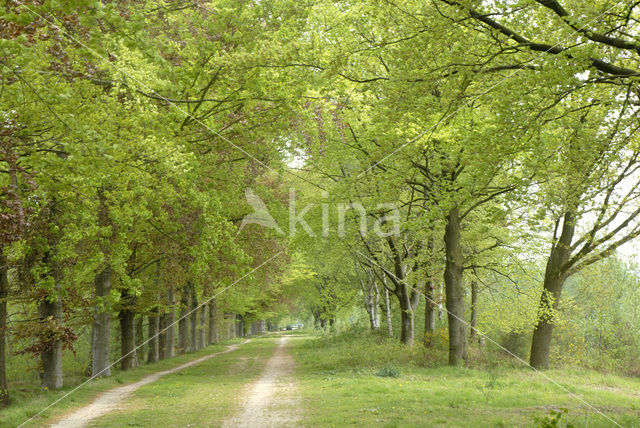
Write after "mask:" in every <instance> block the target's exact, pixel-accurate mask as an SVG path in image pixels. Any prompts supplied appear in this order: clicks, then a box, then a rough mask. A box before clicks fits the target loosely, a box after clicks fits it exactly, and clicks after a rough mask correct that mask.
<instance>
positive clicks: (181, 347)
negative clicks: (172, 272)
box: [178, 285, 190, 355]
mask: <svg viewBox="0 0 640 428" xmlns="http://www.w3.org/2000/svg"><path fill="white" fill-rule="evenodd" d="M189 293H190V289H189V286H188V285H187V286H186V287H184V288H183V289H182V297H181V298H180V314H179V317H180V318H179V321H178V355H182V354H184V353H185V352H187V348H188V346H189V324H188V322H189V320H187V314H188V313H189Z"/></svg>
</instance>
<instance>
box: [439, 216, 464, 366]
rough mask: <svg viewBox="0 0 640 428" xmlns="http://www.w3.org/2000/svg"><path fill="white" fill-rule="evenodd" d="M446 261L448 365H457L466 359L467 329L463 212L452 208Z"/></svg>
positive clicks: (447, 227)
mask: <svg viewBox="0 0 640 428" xmlns="http://www.w3.org/2000/svg"><path fill="white" fill-rule="evenodd" d="M444 243H445V252H446V258H447V260H446V265H445V270H444V284H445V295H446V298H445V302H446V305H447V319H448V321H449V365H452V366H457V365H460V364H461V363H462V362H463V361H466V359H467V329H466V325H465V322H464V288H463V286H462V273H463V258H462V248H461V246H460V213H459V211H458V208H457V207H455V206H454V207H453V208H451V209H450V210H449V213H448V215H447V224H446V227H445V233H444Z"/></svg>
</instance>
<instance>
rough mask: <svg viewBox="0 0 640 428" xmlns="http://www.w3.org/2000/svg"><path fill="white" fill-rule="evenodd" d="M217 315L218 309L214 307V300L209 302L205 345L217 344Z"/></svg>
mask: <svg viewBox="0 0 640 428" xmlns="http://www.w3.org/2000/svg"><path fill="white" fill-rule="evenodd" d="M217 315H218V308H217V306H216V300H215V299H213V300H211V301H209V334H208V336H207V345H211V344H213V343H217V342H218V332H217V328H218V326H217V323H216V316H217Z"/></svg>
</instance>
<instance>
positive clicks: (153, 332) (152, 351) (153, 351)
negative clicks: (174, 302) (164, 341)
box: [147, 307, 160, 364]
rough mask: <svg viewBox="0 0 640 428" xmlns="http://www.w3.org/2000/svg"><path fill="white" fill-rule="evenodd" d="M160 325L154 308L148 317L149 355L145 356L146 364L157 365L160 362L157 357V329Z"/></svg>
mask: <svg viewBox="0 0 640 428" xmlns="http://www.w3.org/2000/svg"><path fill="white" fill-rule="evenodd" d="M159 324H160V320H159V318H158V308H157V307H155V308H153V309H152V310H151V315H150V316H149V328H148V332H149V338H148V340H149V342H148V345H149V353H148V354H147V363H149V364H152V363H157V362H158V360H160V357H159V353H160V351H159V343H158V327H159Z"/></svg>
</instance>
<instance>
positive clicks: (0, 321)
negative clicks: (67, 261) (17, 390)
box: [0, 246, 11, 407]
mask: <svg viewBox="0 0 640 428" xmlns="http://www.w3.org/2000/svg"><path fill="white" fill-rule="evenodd" d="M8 270H9V266H8V262H7V258H6V257H5V255H4V251H3V248H2V247H1V246H0V407H4V406H7V405H9V403H10V401H11V400H10V397H9V386H8V383H7V367H6V366H7V360H6V358H7V357H6V355H7V339H6V336H7V299H8V297H9V278H8V276H7V271H8Z"/></svg>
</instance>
